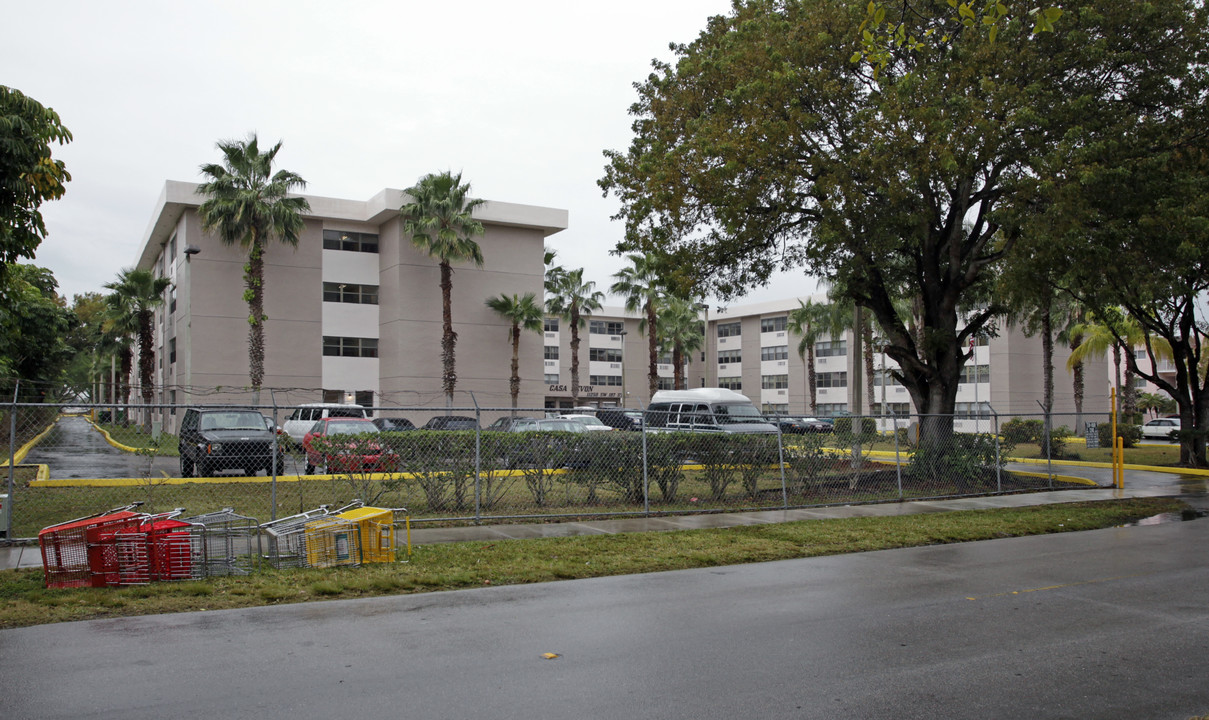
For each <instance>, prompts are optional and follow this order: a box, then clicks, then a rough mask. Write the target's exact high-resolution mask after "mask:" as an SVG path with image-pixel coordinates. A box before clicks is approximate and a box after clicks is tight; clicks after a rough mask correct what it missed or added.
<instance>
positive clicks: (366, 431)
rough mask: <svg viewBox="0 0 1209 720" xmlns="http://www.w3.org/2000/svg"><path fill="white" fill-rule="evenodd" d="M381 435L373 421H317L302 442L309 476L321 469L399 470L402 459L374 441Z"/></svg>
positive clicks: (378, 440) (328, 419)
mask: <svg viewBox="0 0 1209 720" xmlns="http://www.w3.org/2000/svg"><path fill="white" fill-rule="evenodd" d="M379 434H381V431H380V430H378V426H377V425H375V424H374V423H373V421H372V420H370V419H369V418H340V417H336V418H333V417H329V418H324V419H322V420H318V421H316V422H315V425H314V427H312V428H311V431H310V432H308V433H307V434H306V436H305V437H303V439H302V448H303V450H304V451H305V452H306V474H307V475H311V474H313V473H314V472H315V469H316V468H318V467H324V468H326V469H327V472H329V473H333V472H391V471H392V470H395V469H396V468H398V467H399V456H398V455H396V454H395V452H394V451H393V450H391V449H390V448H388V447H386V446H385V445H383V444H382V442H380V439H379V438H376V437H374V436H375V435H379ZM337 436H342V437H337Z"/></svg>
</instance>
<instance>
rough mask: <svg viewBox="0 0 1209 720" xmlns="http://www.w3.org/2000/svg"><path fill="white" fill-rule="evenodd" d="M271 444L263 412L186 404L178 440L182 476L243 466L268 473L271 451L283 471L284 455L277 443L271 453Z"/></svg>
mask: <svg viewBox="0 0 1209 720" xmlns="http://www.w3.org/2000/svg"><path fill="white" fill-rule="evenodd" d="M270 422H271V421H270ZM274 445H275V443H274V433H273V431H272V430H270V429H269V428H268V427H267V426H266V418H265V416H263V415H261V414H260V413H259V412H257V411H255V410H252V409H248V408H189V409H187V410H185V416H184V418H182V419H181V426H180V432H179V434H178V441H177V449H178V450H179V451H180V464H181V476H182V477H193V475H194V473H196V474H197V475H199V476H201V477H210V476H213V475H214V474H215V473H219V472H222V471H224V470H243V471H244V473H245V474H247V475H255V474H256V473H257V472H259V471H260V470H264V472H265V474H266V475H269V474H271V470H272V469H273V457H274V454H275V455H276V458H277V474H278V475H280V474H282V473H283V472H285V456H284V454H283V453H282V451H281V448H279V447H278V448H276V453H274Z"/></svg>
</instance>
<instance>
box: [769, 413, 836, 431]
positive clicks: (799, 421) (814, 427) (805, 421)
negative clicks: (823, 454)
mask: <svg viewBox="0 0 1209 720" xmlns="http://www.w3.org/2000/svg"><path fill="white" fill-rule="evenodd" d="M775 421H776V423H777V424H778V425H780V426H781V432H782V433H785V434H792V435H805V434H806V433H827V432H831V431H832V425H831V423H826V422H823V421H822V420H819V419H818V418H812V417H780V416H778V417H777V418H775Z"/></svg>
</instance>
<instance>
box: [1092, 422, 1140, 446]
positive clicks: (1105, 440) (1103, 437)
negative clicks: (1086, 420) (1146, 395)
mask: <svg viewBox="0 0 1209 720" xmlns="http://www.w3.org/2000/svg"><path fill="white" fill-rule="evenodd" d="M1096 434H1097V435H1098V436H1099V438H1100V447H1105V448H1111V447H1112V446H1113V442H1112V418H1109V419H1108V420H1106V421H1104V422H1101V423H1100V424H1099V425H1097V426H1096ZM1117 437H1119V438H1121V440H1122V444H1123V445H1124V446H1125V447H1127V448H1131V447H1134V446H1135V445H1137V444H1138V442H1139V441H1140V440H1141V439H1142V426H1141V425H1132V424H1129V423H1123V422H1118V423H1117Z"/></svg>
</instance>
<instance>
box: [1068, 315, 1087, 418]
mask: <svg viewBox="0 0 1209 720" xmlns="http://www.w3.org/2000/svg"><path fill="white" fill-rule="evenodd" d="M1082 342H1083V336H1082V335H1076V336H1074V337H1072V338H1071V339H1070V349H1071V352H1074V351H1075V350H1076V349H1077V348H1078V347H1079V345H1080V344H1082ZM1070 377H1071V379H1070V382H1071V393H1072V394H1073V395H1074V397H1075V427H1076V432H1077V433H1078V434H1080V435H1082V434H1083V432H1084V428H1083V386H1084V381H1083V361H1082V360H1080V361H1079V362H1077V363H1075V365H1074V367H1072V368H1071V369H1070Z"/></svg>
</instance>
